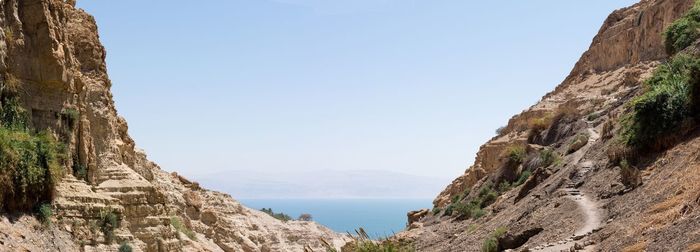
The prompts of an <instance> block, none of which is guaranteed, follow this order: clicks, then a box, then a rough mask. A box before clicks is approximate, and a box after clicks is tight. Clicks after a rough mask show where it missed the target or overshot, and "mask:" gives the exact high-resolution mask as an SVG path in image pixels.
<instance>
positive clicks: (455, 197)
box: [452, 194, 462, 203]
mask: <svg viewBox="0 0 700 252" xmlns="http://www.w3.org/2000/svg"><path fill="white" fill-rule="evenodd" d="M460 200H462V195H461V194H457V195H454V196H452V203H457V202H459V201H460Z"/></svg>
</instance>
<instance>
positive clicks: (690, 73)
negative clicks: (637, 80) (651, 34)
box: [621, 2, 700, 151]
mask: <svg viewBox="0 0 700 252" xmlns="http://www.w3.org/2000/svg"><path fill="white" fill-rule="evenodd" d="M699 28H700V4H699V3H698V2H696V3H695V5H694V7H693V8H692V9H691V10H690V11H689V12H688V13H687V14H686V15H685V16H683V17H681V18H680V19H678V20H676V21H675V22H674V23H673V24H672V25H671V26H669V27H668V29H667V30H666V33H665V36H666V38H665V39H666V40H665V45H666V48H667V51H668V52H669V53H670V54H675V55H674V56H673V57H672V58H671V59H670V60H669V61H668V62H666V63H664V64H662V65H661V66H659V67H658V68H657V69H656V70H655V71H654V73H653V75H652V76H651V77H650V78H649V79H647V80H646V81H645V83H644V90H643V93H642V94H641V95H640V96H638V97H636V98H634V99H633V100H632V102H631V103H630V105H629V107H630V110H631V113H629V114H628V115H627V116H625V117H623V119H622V134H621V135H622V141H623V142H624V143H625V144H626V145H627V146H629V147H630V148H632V149H634V151H648V150H660V149H663V148H666V147H668V146H670V145H671V144H673V143H674V142H675V141H676V138H677V137H678V136H679V135H682V134H678V133H679V132H681V133H682V132H687V130H688V129H690V128H692V125H694V124H695V122H694V121H695V118H696V117H697V115H698V112H700V110H699V109H698V108H699V107H700V101H699V100H698V99H700V59H699V58H698V57H696V56H695V55H691V54H687V53H684V52H682V51H683V50H684V49H686V48H687V47H688V46H690V45H691V44H692V43H693V42H695V41H696V40H697V39H698V38H699V37H700V36H699V35H700V33H698V29H699Z"/></svg>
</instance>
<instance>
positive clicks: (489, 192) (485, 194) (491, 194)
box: [479, 185, 498, 207]
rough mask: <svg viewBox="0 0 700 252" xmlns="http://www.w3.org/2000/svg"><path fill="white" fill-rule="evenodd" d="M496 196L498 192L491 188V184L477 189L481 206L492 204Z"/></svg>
mask: <svg viewBox="0 0 700 252" xmlns="http://www.w3.org/2000/svg"><path fill="white" fill-rule="evenodd" d="M497 198H498V193H497V192H496V191H494V190H493V186H491V185H487V186H484V187H483V188H481V191H479V199H480V201H481V206H482V207H486V206H488V205H491V204H493V203H494V202H496V199H497Z"/></svg>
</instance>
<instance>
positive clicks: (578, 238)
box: [572, 235, 586, 241]
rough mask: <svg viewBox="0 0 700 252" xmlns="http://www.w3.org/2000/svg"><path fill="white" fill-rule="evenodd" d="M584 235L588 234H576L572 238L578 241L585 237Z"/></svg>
mask: <svg viewBox="0 0 700 252" xmlns="http://www.w3.org/2000/svg"><path fill="white" fill-rule="evenodd" d="M583 237H586V235H574V237H572V239H573V240H574V241H578V240H581V239H583Z"/></svg>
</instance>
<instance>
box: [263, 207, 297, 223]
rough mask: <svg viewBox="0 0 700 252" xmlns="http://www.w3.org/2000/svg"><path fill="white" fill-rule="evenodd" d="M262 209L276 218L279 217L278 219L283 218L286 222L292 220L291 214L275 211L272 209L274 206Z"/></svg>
mask: <svg viewBox="0 0 700 252" xmlns="http://www.w3.org/2000/svg"><path fill="white" fill-rule="evenodd" d="M260 211H261V212H263V213H266V214H268V215H270V216H272V217H273V218H275V219H278V220H281V221H284V222H287V221H290V220H292V217H291V216H289V215H287V214H285V213H275V212H274V211H272V208H263V209H260Z"/></svg>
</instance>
